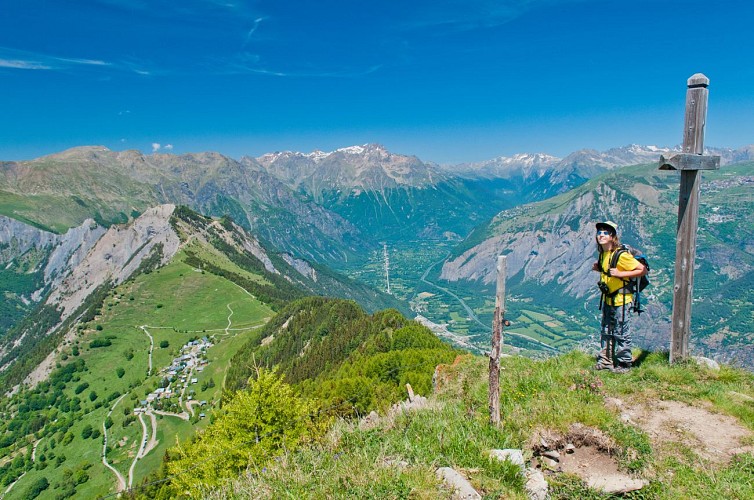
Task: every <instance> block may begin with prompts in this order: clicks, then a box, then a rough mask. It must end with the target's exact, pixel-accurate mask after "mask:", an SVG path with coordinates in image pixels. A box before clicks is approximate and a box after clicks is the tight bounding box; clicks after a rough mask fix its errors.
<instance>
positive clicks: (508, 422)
mask: <svg viewBox="0 0 754 500" xmlns="http://www.w3.org/2000/svg"><path fill="white" fill-rule="evenodd" d="M644 354H645V355H646V354H648V355H647V356H646V357H644V359H643V362H642V364H641V365H640V366H639V367H638V368H636V369H634V370H633V371H632V372H631V373H630V374H629V375H615V374H611V373H604V372H599V373H595V372H593V371H591V370H590V366H591V365H592V363H593V358H591V356H588V355H586V354H584V353H581V352H577V351H575V352H572V353H570V354H567V355H562V356H559V357H555V358H550V359H548V360H546V361H533V360H529V359H526V358H523V357H510V358H505V359H503V360H502V366H503V369H502V371H501V382H500V385H501V414H502V417H503V424H502V427H501V428H500V429H494V428H492V427H490V426H489V425H488V423H487V422H488V412H487V384H486V382H485V380H486V378H487V377H486V369H487V360H486V358H481V357H473V358H472V357H466V358H465V359H461V360H460V362H458V363H457V364H455V365H454V366H452V367H446V368H445V369H444V370H443V373H444V375H443V376H442V377H441V379H440V386H439V390H438V391H437V392H436V394H434V395H432V396H431V397H430V405H431V406H433V408H432V409H428V410H421V411H417V412H414V413H410V414H405V415H403V416H399V417H398V418H396V419H395V420H392V421H391V420H389V419H387V420H384V421H383V423H382V424H380V425H378V426H377V427H376V428H373V429H366V428H359V426H357V425H354V424H353V423H348V422H340V423H339V424H338V425H336V426H335V428H334V429H333V430H332V431H331V432H330V434H329V436H328V438H327V439H326V440H325V442H323V443H321V444H320V445H319V446H317V447H313V448H309V449H306V450H303V451H301V452H299V453H296V454H289V455H288V456H286V458H285V459H284V460H281V461H279V462H277V463H274V464H270V465H268V466H267V467H266V468H265V469H263V470H254V471H250V474H248V475H246V476H244V477H242V478H239V480H238V481H237V482H235V483H234V484H233V485H232V486H229V487H228V488H226V489H224V490H220V491H214V492H211V494H210V497H211V498H230V497H232V498H281V497H292V498H300V497H307V498H334V497H352V498H354V497H365V498H405V497H412V498H447V497H449V493H448V491H447V490H445V489H443V488H442V486H441V485H440V484H439V481H438V480H437V479H436V477H435V473H434V471H435V469H436V468H437V467H441V466H453V467H455V468H456V469H460V470H462V471H464V472H465V473H466V474H467V475H468V476H469V477H470V480H471V482H472V484H473V485H474V486H475V487H476V488H477V490H479V491H481V492H482V493H483V494H484V495H485V497H489V498H526V496H525V493H524V491H523V486H522V485H523V481H522V479H521V476H519V475H517V473H516V470H515V468H514V467H511V466H509V465H508V464H499V463H493V462H491V461H490V460H489V459H487V458H486V456H485V451H486V450H488V449H491V448H520V449H523V450H525V453H526V458H527V459H528V458H531V450H530V448H529V446H530V439H531V436H532V435H533V434H534V433H535V432H536V431H538V430H542V429H549V430H553V431H560V432H565V431H566V430H567V429H568V427H569V425H570V424H572V423H581V424H584V425H587V426H590V427H594V428H597V429H599V430H601V431H602V432H603V433H605V434H606V435H607V436H609V437H611V438H612V439H613V440H614V442H615V444H616V448H615V449H614V457H615V458H616V459H617V461H618V463H619V465H620V467H621V468H622V469H623V470H624V471H629V472H632V473H634V474H637V475H639V476H641V477H645V478H647V479H649V480H650V484H649V486H647V487H645V488H644V490H642V491H641V492H639V493H637V494H634V495H633V496H631V497H632V498H668V499H670V498H684V497H688V496H689V495H691V496H693V497H695V498H727V497H730V498H751V497H752V496H753V495H754V483H752V481H751V478H752V477H754V476H752V474H754V456H753V455H752V454H751V453H749V454H744V455H741V456H740V458H739V459H737V460H734V461H733V462H731V463H729V464H727V465H721V466H714V465H712V464H710V463H708V462H705V461H704V460H703V459H700V458H699V457H698V456H696V454H695V453H694V448H688V447H686V446H684V445H680V444H678V443H672V442H663V443H653V442H652V441H651V439H650V436H648V435H647V434H646V433H644V432H643V431H642V430H641V429H639V428H638V427H635V426H633V425H631V424H627V423H624V422H623V421H622V420H621V418H620V414H619V413H618V412H617V411H615V410H611V409H608V408H607V407H606V405H605V399H606V398H607V397H617V398H621V399H622V400H627V401H634V402H638V403H641V402H645V403H649V404H650V405H653V404H657V403H658V402H659V400H663V399H672V400H678V401H683V402H686V403H689V404H692V405H695V406H701V407H709V408H711V409H712V411H713V412H719V413H723V414H727V415H732V416H734V417H736V418H737V419H738V420H739V422H741V423H742V424H743V425H745V426H747V427H748V428H749V429H750V430H752V431H754V406H752V404H751V403H750V402H747V400H746V399H745V397H744V398H742V397H741V396H737V397H736V396H735V395H734V394H733V393H737V394H739V395H740V394H744V395H747V396H748V397H750V398H751V397H754V377H753V376H752V375H751V374H748V373H745V372H742V371H738V370H734V369H731V368H727V367H723V369H722V370H721V371H720V372H710V371H707V370H705V369H702V368H699V367H697V366H695V365H676V366H669V365H668V364H667V358H666V357H664V356H662V355H659V354H650V353H644ZM743 444H749V445H751V444H752V443H751V442H748V443H743ZM527 450H528V451H527ZM547 479H548V482H549V483H550V488H551V494H552V497H553V498H607V496H605V495H601V494H600V493H598V492H596V491H594V490H589V489H588V488H586V487H585V486H584V485H583V484H582V483H581V482H580V481H579V480H578V479H577V478H575V477H574V476H567V475H563V474H559V475H548V476H547Z"/></svg>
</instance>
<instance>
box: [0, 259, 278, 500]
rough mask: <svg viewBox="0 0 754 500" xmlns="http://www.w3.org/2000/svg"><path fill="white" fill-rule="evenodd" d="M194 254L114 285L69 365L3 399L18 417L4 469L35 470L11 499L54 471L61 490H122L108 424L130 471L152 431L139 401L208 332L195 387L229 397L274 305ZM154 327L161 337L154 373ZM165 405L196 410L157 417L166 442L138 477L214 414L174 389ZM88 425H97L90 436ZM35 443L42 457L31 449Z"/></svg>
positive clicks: (210, 401)
mask: <svg viewBox="0 0 754 500" xmlns="http://www.w3.org/2000/svg"><path fill="white" fill-rule="evenodd" d="M184 260H186V257H185V254H184V256H183V257H179V258H177V259H174V261H173V262H172V263H171V264H169V265H168V266H166V267H163V268H161V269H158V270H156V271H154V272H152V273H150V274H146V275H142V276H139V277H137V278H136V279H134V280H132V281H129V282H127V283H125V284H124V285H122V286H119V287H116V288H115V289H113V290H112V291H111V292H110V293H108V295H107V297H106V299H105V301H104V303H103V307H102V309H101V311H100V314H98V315H97V317H96V319H94V320H93V321H91V322H89V323H87V324H82V325H81V326H80V327H79V329H78V332H77V333H76V335H75V336H74V337H73V338H72V339H71V340H70V341H68V342H66V343H65V345H64V347H63V348H62V349H61V356H60V363H59V366H60V368H58V370H57V371H55V372H53V374H52V375H51V377H50V379H49V380H48V381H46V382H44V383H42V384H40V385H39V386H38V387H37V388H36V389H34V390H32V391H28V390H27V391H22V392H21V393H19V394H17V395H15V396H14V397H13V398H11V399H6V400H4V401H3V403H2V404H3V409H2V412H3V414H5V415H9V416H11V415H12V418H9V419H7V420H4V421H3V422H2V423H1V424H0V433H1V434H2V435H3V436H4V439H5V440H4V442H3V447H2V454H3V456H5V457H6V460H10V462H9V463H10V464H13V465H14V466H13V467H11V468H8V469H7V470H4V471H3V478H2V482H3V484H5V485H6V486H7V485H8V484H10V482H12V479H13V477H14V476H16V475H17V474H19V473H21V472H23V471H24V470H26V469H28V471H27V472H26V474H25V475H24V476H23V478H22V479H21V480H20V481H19V483H18V484H17V485H16V486H14V488H13V489H12V490H11V492H9V493H8V495H7V497H6V498H23V497H24V496H23V495H24V491H25V488H26V486H27V485H29V484H32V483H33V482H34V481H35V480H36V479H38V478H41V477H46V478H47V479H48V481H49V482H50V490H49V492H48V493H51V494H53V495H64V496H66V495H73V494H74V493H75V494H77V495H84V496H88V497H94V496H97V495H103V494H106V493H108V492H111V491H114V484H116V483H115V475H114V473H113V472H111V471H109V470H108V469H106V468H105V466H104V465H103V463H102V460H101V455H102V446H103V444H102V437H101V433H102V432H103V425H106V426H107V425H109V426H110V427H108V450H107V459H108V462H109V463H110V464H111V465H112V466H113V467H114V468H115V469H117V470H118V471H119V472H120V473H121V474H122V475H123V476H124V477H126V478H127V477H128V473H129V468H130V467H131V464H132V463H133V459H134V454H135V452H136V451H137V450H138V449H139V445H140V443H141V441H142V432H143V431H142V426H141V425H140V423H139V421H138V418H136V417H135V416H134V409H135V408H137V407H138V406H140V402H141V401H142V400H144V399H145V398H146V397H147V395H148V394H149V393H151V392H152V391H153V390H154V389H155V388H157V387H158V386H160V385H162V384H164V380H165V377H166V374H165V373H164V372H163V371H162V370H163V369H164V368H165V367H167V366H169V365H170V364H171V362H172V360H173V358H174V357H176V356H178V355H179V354H180V351H181V348H182V347H183V346H184V345H185V344H186V343H187V342H189V341H190V340H193V339H196V338H203V337H207V338H208V339H211V342H212V343H213V345H212V347H210V348H208V349H207V350H206V355H205V357H206V360H207V362H208V363H207V366H206V368H205V369H203V371H202V372H201V373H196V374H195V375H194V378H196V379H197V380H196V382H195V383H193V384H190V389H188V390H189V391H194V392H195V399H197V400H198V399H200V398H201V400H206V401H207V406H205V407H203V409H202V411H204V412H207V413H209V412H211V411H212V410H211V408H213V407H215V406H216V405H218V404H219V400H220V391H221V387H222V383H223V380H224V378H225V374H226V370H227V367H228V362H229V359H230V357H231V356H232V355H233V354H234V353H235V352H236V350H237V349H238V348H239V347H240V346H241V345H242V343H243V341H244V340H243V339H244V337H245V336H247V335H248V334H249V333H250V332H253V331H254V330H255V329H257V328H259V327H261V326H262V325H263V324H264V323H265V322H266V321H267V320H268V319H269V317H270V316H271V315H272V311H271V309H270V308H269V306H267V305H265V304H264V303H262V302H260V301H259V300H258V299H255V298H254V297H252V296H251V295H250V294H249V293H248V292H247V291H245V290H243V289H242V288H240V287H239V286H237V285H236V284H235V283H233V282H231V281H228V280H226V279H223V278H221V277H219V276H216V275H214V274H211V273H208V272H202V271H201V270H198V269H196V268H194V267H192V266H189V265H187V264H186V263H184V262H183V261H184ZM142 326H144V328H143V329H142V328H141V327H142ZM147 333H148V334H149V335H151V336H152V338H153V350H152V354H151V360H152V370H151V372H150V371H149V369H148V365H149V359H150V338H149V336H148V335H147ZM161 346H164V347H161ZM37 401H40V402H44V403H43V404H41V405H40V404H37V403H36V402H37ZM163 405H164V407H165V408H166V410H168V409H169V410H172V413H181V412H185V413H186V417H188V418H187V419H186V420H183V419H182V418H180V417H177V416H159V415H158V416H156V417H155V418H156V421H157V429H154V430H150V434H151V432H156V438H157V440H158V441H159V443H158V444H157V446H156V447H155V448H154V449H152V450H151V451H150V452H149V453H148V454H147V455H146V456H145V457H144V458H143V459H141V460H139V461H138V462H136V466H135V468H134V474H133V482H134V484H138V482H139V481H141V478H143V477H145V476H146V475H147V474H149V473H151V472H152V471H153V470H154V469H155V468H157V467H159V464H160V461H161V457H162V455H163V454H164V451H165V450H166V449H167V448H168V447H169V446H171V445H172V444H173V442H174V440H175V437H176V436H184V437H186V436H189V435H191V434H192V433H194V432H195V431H196V429H197V428H202V427H203V426H204V425H206V423H207V420H199V418H198V416H196V415H198V411H194V412H193V413H195V414H196V415H195V416H193V417H189V415H188V414H189V411H188V409H187V408H186V406H185V401H184V404H183V406H181V407H180V408H178V406H177V405H178V401H177V399H174V398H171V399H169V400H168V399H166V400H164V402H163ZM108 417H109V418H108ZM147 425H148V427H149V428H150V429H151V425H149V424H147ZM87 428H89V430H90V431H91V430H92V429H93V430H94V431H93V433H92V434H89V435H88V436H87V437H84V435H85V434H87V432H86V429H87ZM35 443H37V458H36V461H35V462H34V463H33V464H32V463H28V462H29V461H30V457H29V456H28V451H30V449H31V447H32V446H33V445H34V444H35ZM59 457H64V461H61V460H60V459H59ZM19 458H20V459H21V460H19ZM79 471H81V472H79ZM71 474H73V475H71ZM77 474H78V476H77ZM84 476H88V479H87V480H83V479H82V478H83V477H84ZM77 483H78V484H77Z"/></svg>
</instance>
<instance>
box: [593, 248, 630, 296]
mask: <svg viewBox="0 0 754 500" xmlns="http://www.w3.org/2000/svg"><path fill="white" fill-rule="evenodd" d="M617 250H618V249H617V248H616V249H615V250H612V251H610V252H603V253H602V260H601V261H600V267H601V268H602V272H601V273H600V281H602V282H604V283H607V288H608V290H610V293H613V292H615V291H616V290H620V289H621V288H623V286H624V285H625V282H624V281H623V279H621V278H615V277H613V276H608V275H607V270H608V269H609V268H610V261H611V260H613V254H614V253H615V252H616V251H617ZM638 266H639V261H638V260H636V259H635V258H634V256H633V255H631V252H623V253H621V254H620V257H619V258H618V265H617V266H616V267H617V268H618V270H619V271H633V270H634V269H636V268H637V267H638ZM633 299H634V296H633V295H632V294H630V293H627V294H625V295H623V293H621V292H618V293H616V294H615V295H614V296H613V297H612V298H611V297H605V303H606V304H607V305H609V306H622V305H623V304H629V303H631V301H632V300H633Z"/></svg>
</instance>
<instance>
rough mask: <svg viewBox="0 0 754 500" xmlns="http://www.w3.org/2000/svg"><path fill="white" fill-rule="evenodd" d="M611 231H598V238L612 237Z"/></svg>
mask: <svg viewBox="0 0 754 500" xmlns="http://www.w3.org/2000/svg"><path fill="white" fill-rule="evenodd" d="M610 234H612V233H610V231H597V236H610Z"/></svg>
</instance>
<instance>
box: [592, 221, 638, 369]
mask: <svg viewBox="0 0 754 500" xmlns="http://www.w3.org/2000/svg"><path fill="white" fill-rule="evenodd" d="M596 227H597V235H596V240H597V251H598V252H599V258H598V260H597V262H595V263H594V265H593V266H592V270H594V271H598V272H599V273H600V280H599V282H598V283H597V284H598V286H599V288H600V292H601V293H602V297H601V298H600V307H601V309H602V324H601V330H600V352H599V355H598V357H597V365H596V366H595V369H597V370H612V371H613V372H616V373H625V372H627V371H628V370H630V369H631V363H632V362H633V358H632V356H631V329H630V319H631V315H630V314H628V315H627V314H626V308H627V307H629V306H630V304H631V301H632V300H633V294H632V293H630V292H629V291H628V286H627V282H628V280H629V279H630V278H634V277H637V276H642V275H643V274H644V273H645V267H644V265H642V264H641V263H640V262H639V261H638V260H636V258H634V256H633V255H632V254H631V252H627V251H621V252H619V253H618V259H617V261H616V260H615V259H614V255H615V253H616V252H617V251H618V250H619V249H620V248H621V244H620V239H619V238H618V225H617V224H616V223H615V222H612V221H605V222H598V223H597V225H596ZM613 359H614V360H615V361H613Z"/></svg>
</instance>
